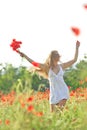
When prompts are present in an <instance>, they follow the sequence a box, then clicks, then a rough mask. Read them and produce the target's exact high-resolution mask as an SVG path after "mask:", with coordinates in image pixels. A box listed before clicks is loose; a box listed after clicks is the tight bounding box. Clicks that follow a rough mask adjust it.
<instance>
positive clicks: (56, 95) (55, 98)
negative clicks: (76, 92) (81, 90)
mask: <svg viewBox="0 0 87 130" xmlns="http://www.w3.org/2000/svg"><path fill="white" fill-rule="evenodd" d="M63 75H64V71H63V69H62V67H61V66H60V70H59V72H58V74H55V72H53V70H52V69H50V70H49V83H50V98H49V101H50V104H57V103H59V101H60V100H62V99H69V89H68V86H67V85H66V83H65V81H64V79H63Z"/></svg>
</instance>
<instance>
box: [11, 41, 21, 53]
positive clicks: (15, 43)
mask: <svg viewBox="0 0 87 130" xmlns="http://www.w3.org/2000/svg"><path fill="white" fill-rule="evenodd" d="M21 44H22V42H21V41H17V40H16V39H13V40H12V42H11V44H10V47H12V49H13V51H16V52H18V49H19V48H20V47H21V46H20V45H21Z"/></svg>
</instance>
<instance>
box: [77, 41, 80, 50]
mask: <svg viewBox="0 0 87 130" xmlns="http://www.w3.org/2000/svg"><path fill="white" fill-rule="evenodd" d="M79 46H80V42H79V41H78V40H77V41H76V48H79Z"/></svg>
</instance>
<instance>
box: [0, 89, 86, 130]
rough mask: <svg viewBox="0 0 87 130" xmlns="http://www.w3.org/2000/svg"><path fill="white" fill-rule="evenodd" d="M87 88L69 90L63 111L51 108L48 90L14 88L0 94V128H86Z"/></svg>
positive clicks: (8, 129)
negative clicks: (20, 90)
mask: <svg viewBox="0 0 87 130" xmlns="http://www.w3.org/2000/svg"><path fill="white" fill-rule="evenodd" d="M86 95H87V89H86V88H83V89H82V88H79V89H78V90H76V91H72V92H70V99H69V100H68V101H67V104H66V106H65V108H64V109H63V111H60V110H59V109H58V108H55V112H54V113H50V111H49V101H48V98H49V91H48V90H47V91H46V92H34V91H30V90H27V91H26V92H25V93H21V92H17V93H16V92H14V91H12V92H11V93H9V94H7V95H5V94H3V93H1V98H0V130H86V129H87V126H86V124H87V112H86V111H87V97H86Z"/></svg>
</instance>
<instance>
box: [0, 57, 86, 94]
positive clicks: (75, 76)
mask: <svg viewBox="0 0 87 130" xmlns="http://www.w3.org/2000/svg"><path fill="white" fill-rule="evenodd" d="M0 68H1V69H0V90H1V91H3V92H4V93H8V92H9V91H11V89H12V87H14V89H15V86H18V84H19V80H20V81H21V84H22V86H23V87H22V88H23V89H24V88H25V86H26V88H31V89H34V90H36V91H37V90H39V91H44V90H45V88H48V87H49V81H48V80H47V79H44V78H43V77H41V76H39V75H38V74H37V73H35V72H34V73H33V72H30V71H28V69H27V68H26V67H24V66H19V67H18V68H17V67H13V66H12V65H11V64H5V65H3V64H0ZM85 78H87V60H86V57H85V59H84V60H81V61H80V62H79V63H76V64H75V66H72V67H70V68H68V69H67V70H66V71H65V74H64V80H65V82H66V83H67V85H68V86H71V89H76V88H78V87H80V86H81V87H87V82H84V81H85ZM81 80H83V84H81V85H80V83H79V82H80V81H81ZM79 85H80V86H79ZM41 86H44V87H43V88H41ZM23 89H22V90H23ZM22 90H21V91H22Z"/></svg>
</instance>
